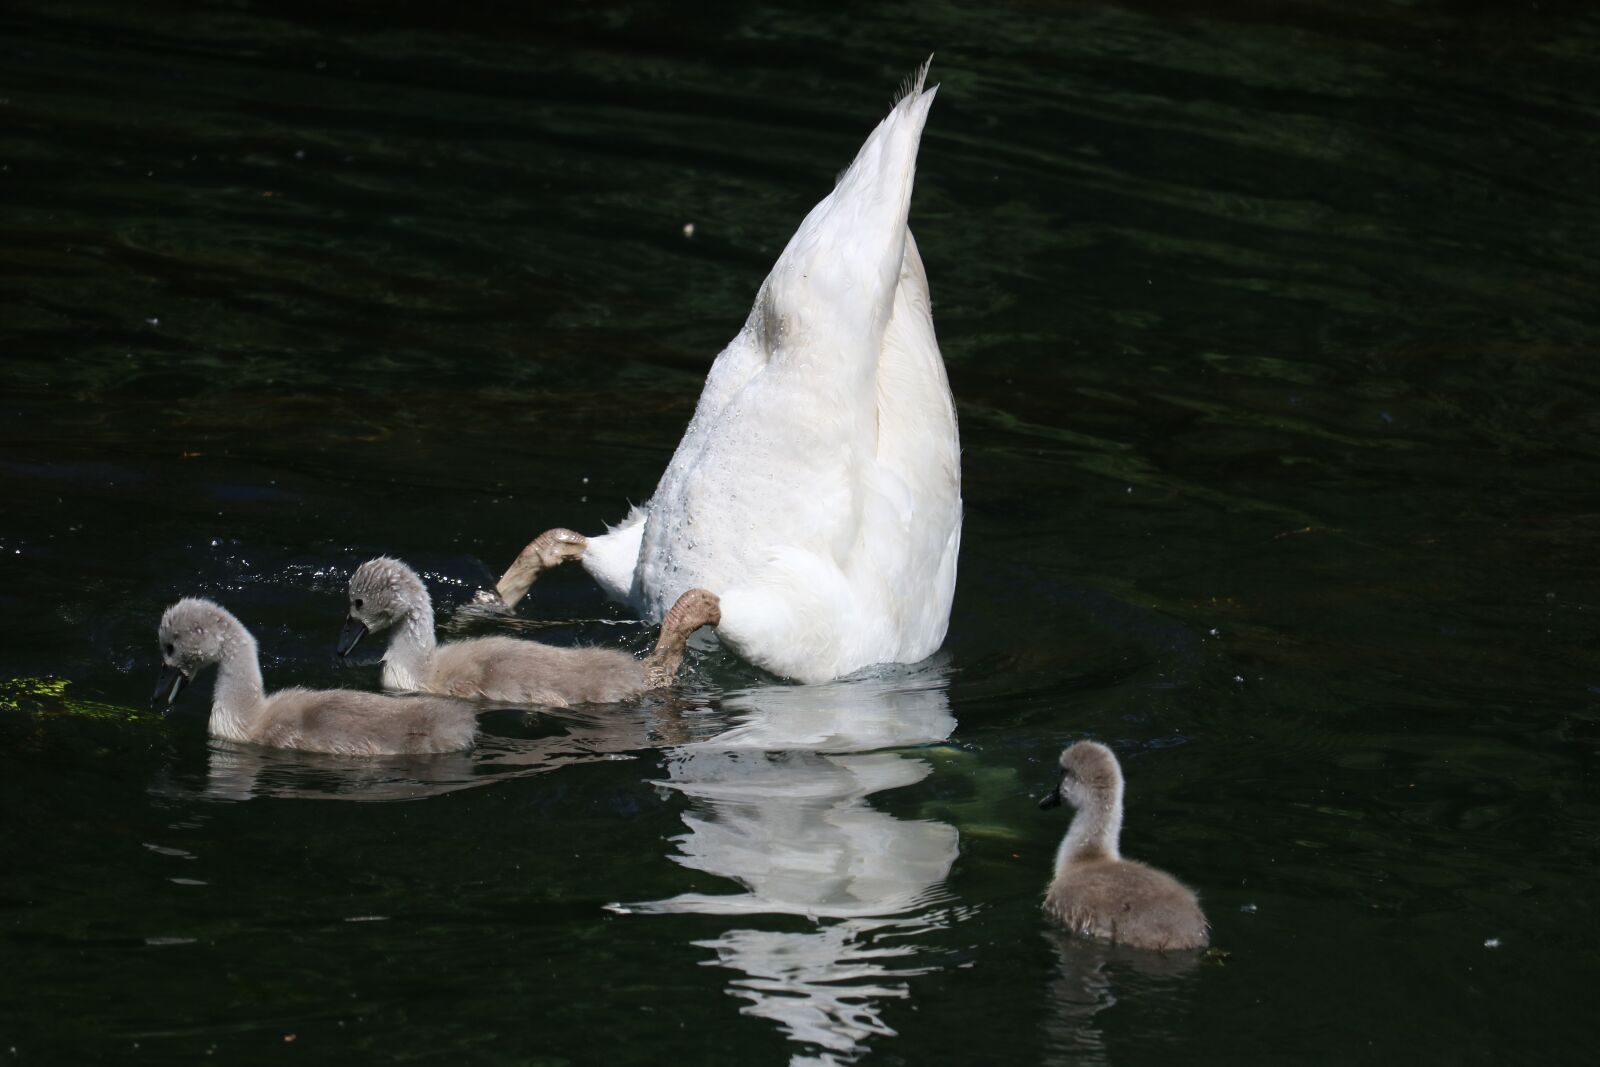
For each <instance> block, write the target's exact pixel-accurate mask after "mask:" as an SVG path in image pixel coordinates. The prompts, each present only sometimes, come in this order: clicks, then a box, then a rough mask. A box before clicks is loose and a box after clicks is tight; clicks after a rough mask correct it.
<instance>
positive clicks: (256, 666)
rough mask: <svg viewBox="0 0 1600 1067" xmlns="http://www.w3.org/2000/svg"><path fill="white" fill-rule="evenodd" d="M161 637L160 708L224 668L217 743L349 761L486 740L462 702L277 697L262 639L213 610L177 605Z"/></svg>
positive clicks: (205, 603)
mask: <svg viewBox="0 0 1600 1067" xmlns="http://www.w3.org/2000/svg"><path fill="white" fill-rule="evenodd" d="M160 636H161V661H162V664H163V669H162V672H161V679H160V681H159V682H157V684H156V692H155V701H156V702H157V703H160V704H164V705H165V707H166V708H167V709H168V710H170V709H171V706H172V702H173V701H174V700H175V699H176V698H177V696H178V692H179V691H180V690H181V689H182V688H183V687H184V685H185V684H186V683H188V682H190V681H192V680H193V679H194V677H195V675H197V674H198V673H200V671H202V670H204V669H205V668H207V667H209V666H212V665H213V664H215V665H216V668H217V684H216V688H215V692H214V694H213V696H212V700H211V719H210V726H209V728H210V731H211V733H212V734H213V735H214V736H216V737H223V738H227V739H229V740H231V741H251V742H254V743H256V744H259V745H271V746H273V747H274V748H294V749H301V750H303V751H306V752H330V753H335V754H338V755H345V756H393V755H407V754H422V753H432V752H454V751H457V750H459V749H464V748H471V747H472V744H473V742H474V741H475V740H476V738H477V732H478V723H477V714H476V711H475V709H474V708H473V707H472V705H470V704H466V703H463V702H462V701H459V700H450V699H446V698H443V697H401V696H383V695H380V694H378V693H359V692H355V691H353V690H349V689H324V690H312V689H301V688H298V687H295V688H292V689H280V690H278V691H277V692H276V693H272V694H270V695H268V694H267V692H266V688H265V686H264V684H263V682H262V680H261V661H260V655H259V652H258V649H257V646H256V639H255V638H254V637H252V636H251V635H250V631H249V630H247V629H245V627H244V624H243V623H241V622H240V621H239V620H238V619H237V618H235V617H234V616H233V614H232V613H230V612H229V611H228V610H227V609H226V608H224V607H222V606H221V605H220V604H217V603H215V602H213V601H210V600H205V599H201V598H198V597H188V598H185V599H183V600H180V601H178V602H177V603H176V604H174V605H172V606H171V607H170V608H168V609H167V610H166V613H165V614H164V615H162V616H161V626H160Z"/></svg>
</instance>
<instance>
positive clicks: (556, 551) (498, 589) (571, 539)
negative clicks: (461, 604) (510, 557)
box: [474, 526, 589, 611]
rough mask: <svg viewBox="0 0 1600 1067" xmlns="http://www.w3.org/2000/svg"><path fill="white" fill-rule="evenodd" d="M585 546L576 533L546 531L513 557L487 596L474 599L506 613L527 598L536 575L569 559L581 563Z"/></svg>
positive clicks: (585, 542)
mask: <svg viewBox="0 0 1600 1067" xmlns="http://www.w3.org/2000/svg"><path fill="white" fill-rule="evenodd" d="M588 546H589V539H588V538H586V537H584V536H583V535H582V534H580V533H574V532H573V531H571V530H566V529H563V528H561V527H559V526H558V527H556V528H555V529H553V530H546V531H545V532H544V533H542V534H540V535H539V536H538V537H535V538H534V539H533V540H532V541H530V542H528V547H527V548H524V549H523V550H522V551H521V552H520V553H518V554H517V558H516V559H515V560H514V561H512V564H511V566H510V567H508V568H506V572H505V574H503V575H501V576H500V581H499V582H498V583H496V585H495V591H494V593H493V594H492V595H491V594H490V593H489V592H488V591H484V592H481V593H479V594H478V596H477V597H475V598H474V599H475V600H477V601H478V602H479V603H481V604H485V605H494V604H496V603H497V601H496V599H495V598H498V604H499V605H500V606H503V607H504V608H505V609H506V610H507V611H510V610H511V609H512V608H514V607H516V606H517V602H518V601H520V600H521V599H522V598H523V597H525V596H527V595H528V589H529V588H530V587H532V585H533V583H534V582H535V581H537V580H538V577H539V575H541V574H543V573H544V572H545V571H547V570H549V569H550V568H552V567H559V566H561V564H563V563H565V562H567V560H569V559H582V558H583V550H584V549H585V548H587V547H588Z"/></svg>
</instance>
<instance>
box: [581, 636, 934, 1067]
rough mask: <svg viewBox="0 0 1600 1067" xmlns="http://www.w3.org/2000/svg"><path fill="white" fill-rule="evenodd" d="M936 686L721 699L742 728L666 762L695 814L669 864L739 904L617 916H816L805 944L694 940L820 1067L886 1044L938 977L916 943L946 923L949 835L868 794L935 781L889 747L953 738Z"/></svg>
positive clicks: (843, 687) (924, 674)
mask: <svg viewBox="0 0 1600 1067" xmlns="http://www.w3.org/2000/svg"><path fill="white" fill-rule="evenodd" d="M945 684H946V679H945V677H944V674H943V672H942V671H939V670H937V669H928V668H924V669H921V670H892V671H889V672H886V673H883V674H880V675H876V676H873V677H870V678H865V679H855V680H852V681H844V682H834V683H830V684H827V685H816V686H793V687H791V686H774V687H768V688H760V689H753V690H747V691H744V692H740V693H735V694H732V695H730V696H728V697H727V698H725V699H724V701H723V710H724V711H725V712H732V713H734V714H735V715H736V719H737V722H736V725H734V726H732V727H731V728H729V729H727V730H724V731H723V732H721V733H719V734H717V735H716V736H714V737H711V738H709V739H707V740H704V741H700V742H696V743H693V744H688V745H684V746H682V747H679V748H676V749H673V750H671V751H670V752H669V753H668V756H667V773H668V778H667V780H666V781H664V782H661V783H660V784H661V785H662V786H665V787H667V788H670V789H673V790H676V791H678V792H680V793H682V794H683V795H684V796H686V797H688V798H689V804H690V807H689V810H688V811H686V812H685V813H684V815H683V821H684V824H685V825H686V826H687V827H688V832H687V833H686V834H684V835H682V836H680V837H678V838H676V839H675V843H676V844H677V847H678V852H677V854H676V855H674V856H672V857H671V858H672V859H673V860H675V861H676V862H678V863H680V864H682V865H683V866H685V867H689V868H692V869H694V870H698V871H704V872H706V873H708V874H713V875H717V876H719V877H722V878H728V879H731V880H733V881H734V882H737V883H738V884H739V885H741V886H743V887H744V892H742V893H738V892H735V893H723V894H711V893H685V894H683V895H681V896H676V897H672V898H671V899H668V900H659V901H652V902H647V903H629V904H618V905H613V910H615V911H618V912H621V913H630V912H647V913H656V914H661V913H686V912H687V913H694V914H700V915H723V916H739V917H748V918H751V919H754V918H755V917H757V916H760V915H780V916H783V915H787V916H804V917H806V918H810V919H813V920H818V923H819V924H818V926H817V927H816V929H814V930H812V931H810V932H804V933H795V932H792V930H791V931H777V930H764V929H760V928H757V927H746V926H742V925H741V926H738V927H735V928H733V929H730V930H728V931H727V932H725V933H724V934H722V935H721V936H720V937H717V938H715V939H713V940H709V941H696V942H694V944H696V945H698V946H700V947H703V948H708V949H710V950H712V951H713V952H715V953H716V961H715V962H716V964H717V965H720V966H723V967H727V968H729V969H730V970H733V971H737V972H739V976H738V977H736V978H734V979H733V980H732V982H731V983H730V986H731V988H730V989H729V992H730V993H731V994H732V995H734V996H736V997H739V998H741V999H744V1000H746V1001H748V1002H749V1003H748V1004H747V1005H746V1006H745V1007H744V1008H743V1009H742V1010H743V1011H744V1012H745V1013H746V1014H750V1015H755V1016H759V1017H762V1018H767V1019H771V1020H772V1021H774V1022H776V1023H777V1024H778V1025H779V1027H780V1028H781V1029H782V1030H783V1031H784V1032H785V1033H786V1034H787V1035H788V1036H789V1037H790V1038H791V1039H792V1040H794V1041H797V1042H801V1043H803V1044H806V1045H810V1046H813V1047H815V1048H818V1049H821V1050H822V1053H821V1057H820V1062H838V1060H837V1057H839V1056H843V1057H844V1058H846V1059H848V1058H853V1057H854V1055H855V1054H857V1053H859V1052H860V1051H861V1045H862V1042H864V1041H865V1040H867V1039H869V1038H870V1037H872V1036H875V1035H892V1034H893V1033H894V1031H893V1030H891V1029H890V1028H889V1027H888V1025H886V1024H885V1023H884V1021H883V1019H882V1018H881V1012H882V1009H883V1004H884V1002H885V1001H888V1000H896V999H903V998H905V997H906V996H908V995H909V989H908V982H907V980H908V979H909V978H911V977H913V976H915V975H918V974H923V973H926V972H928V971H929V970H931V969H933V967H932V965H931V964H930V963H929V962H928V961H927V960H926V956H927V951H928V950H927V949H926V948H925V947H919V946H918V944H917V943H916V939H917V938H918V936H919V935H921V934H924V933H926V932H928V931H931V930H935V929H939V928H942V927H943V926H944V925H945V924H946V923H947V922H948V921H949V917H950V916H949V913H950V910H951V909H950V908H949V907H948V900H947V898H946V897H945V895H944V893H943V888H942V887H943V883H944V880H945V878H946V876H947V875H948V874H949V872H950V867H951V865H952V864H953V863H954V862H955V858H956V852H957V833H956V830H955V828H954V827H953V826H949V825H947V824H945V823H941V822H932V821H927V820H913V819H898V818H895V817H894V816H892V815H889V814H886V813H885V812H882V811H878V810H876V809H874V808H873V807H872V806H871V805H870V804H869V802H868V798H869V797H871V796H872V795H873V794H874V793H880V792H883V791H885V790H889V789H895V788H899V787H901V786H907V785H911V784H913V783H915V782H918V781H920V780H922V779H923V778H925V777H926V776H927V775H928V774H929V773H930V772H931V770H932V768H931V767H930V766H929V764H928V763H927V762H926V761H925V760H922V759H919V758H917V757H916V756H915V755H912V754H907V753H903V752H895V751H887V750H889V749H895V748H906V747H911V746H917V745H929V744H935V743H938V742H941V741H944V740H945V739H947V738H948V737H949V736H950V734H951V732H952V731H953V730H954V729H955V725H956V723H955V719H954V718H953V717H952V716H951V714H950V708H949V702H948V700H947V698H946V694H945V690H944V687H945ZM919 957H920V958H919ZM801 1059H802V1057H796V1060H797V1062H798V1061H799V1060H801Z"/></svg>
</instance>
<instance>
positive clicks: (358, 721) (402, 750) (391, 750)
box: [248, 687, 478, 756]
mask: <svg viewBox="0 0 1600 1067" xmlns="http://www.w3.org/2000/svg"><path fill="white" fill-rule="evenodd" d="M252 733H253V736H252V737H250V738H248V740H251V741H255V742H256V743H258V744H262V745H272V746H273V747H275V748H298V749H304V750H305V751H308V752H331V753H335V754H337V755H341V756H390V755H405V754H418V755H420V754H424V753H432V752H456V751H459V750H460V749H464V748H471V747H472V745H473V742H474V741H475V740H476V739H477V733H478V724H477V714H476V709H474V708H471V707H469V706H466V705H463V704H461V703H458V702H457V701H454V700H450V699H445V698H440V697H433V696H420V695H419V696H386V695H384V694H381V693H360V692H356V691H355V690H351V689H301V688H299V687H295V688H293V689H280V690H279V691H278V692H276V693H273V694H272V695H271V696H270V697H268V698H267V699H266V703H265V705H264V706H263V708H262V709H261V711H260V713H259V721H258V725H257V727H256V729H255V730H253V731H252Z"/></svg>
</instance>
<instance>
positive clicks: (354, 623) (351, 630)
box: [338, 616, 367, 656]
mask: <svg viewBox="0 0 1600 1067" xmlns="http://www.w3.org/2000/svg"><path fill="white" fill-rule="evenodd" d="M365 636H367V628H366V627H365V626H364V625H362V622H361V620H360V619H357V618H355V617H354V616H352V617H351V618H348V619H346V620H344V629H342V630H340V631H339V645H338V652H339V655H340V656H348V655H349V654H350V653H351V652H353V651H355V647H356V646H357V645H359V644H360V643H361V639H362V638H363V637H365Z"/></svg>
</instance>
